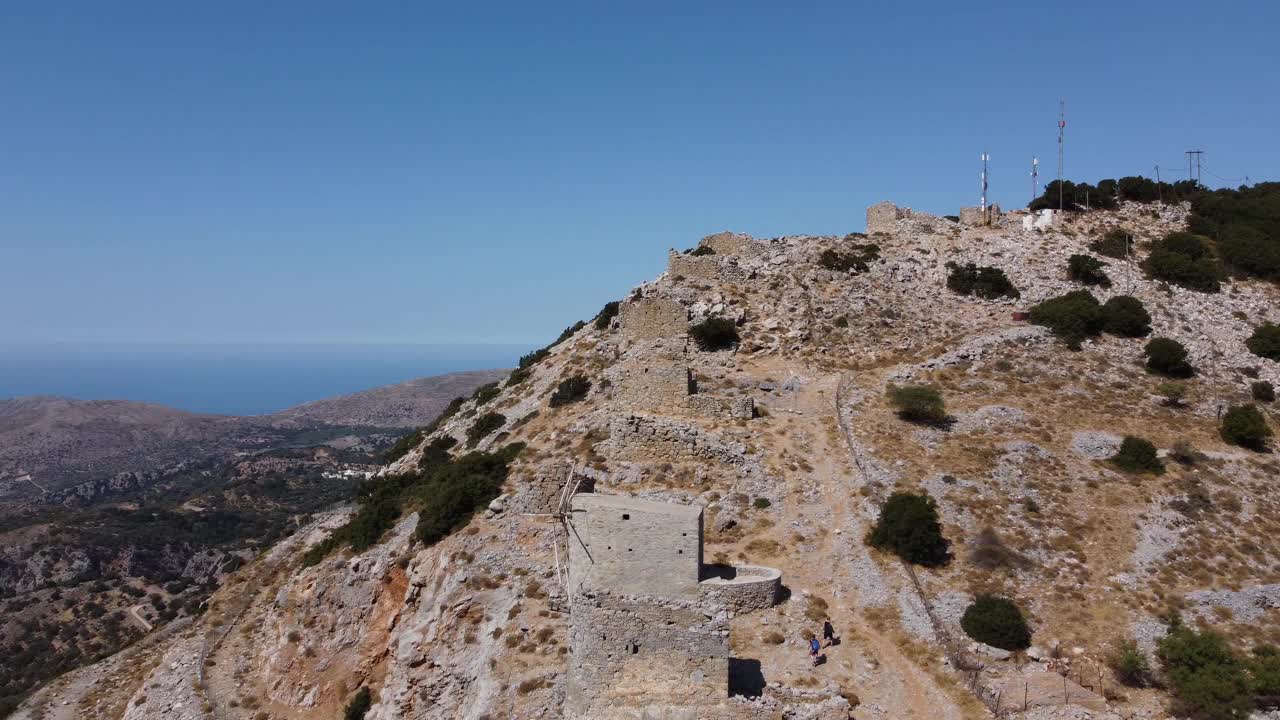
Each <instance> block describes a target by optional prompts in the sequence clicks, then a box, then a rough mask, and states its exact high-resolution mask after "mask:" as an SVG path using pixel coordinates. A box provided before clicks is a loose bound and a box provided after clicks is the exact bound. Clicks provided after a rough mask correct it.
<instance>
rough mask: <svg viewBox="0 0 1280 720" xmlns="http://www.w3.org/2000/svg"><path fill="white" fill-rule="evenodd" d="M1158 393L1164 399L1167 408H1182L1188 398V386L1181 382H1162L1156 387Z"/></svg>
mask: <svg viewBox="0 0 1280 720" xmlns="http://www.w3.org/2000/svg"><path fill="white" fill-rule="evenodd" d="M1156 393H1157V394H1159V395H1160V397H1163V398H1164V405H1165V406H1166V407H1174V408H1176V407H1182V401H1183V400H1184V399H1186V397H1187V384H1186V383H1185V382H1182V381H1181V380H1170V381H1168V382H1162V383H1160V385H1159V386H1158V387H1156Z"/></svg>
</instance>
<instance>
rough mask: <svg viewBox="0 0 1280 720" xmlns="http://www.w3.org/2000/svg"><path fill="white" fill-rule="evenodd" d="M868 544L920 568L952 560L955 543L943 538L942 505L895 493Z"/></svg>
mask: <svg viewBox="0 0 1280 720" xmlns="http://www.w3.org/2000/svg"><path fill="white" fill-rule="evenodd" d="M867 544H868V545H871V546H872V547H874V548H878V549H880V550H884V551H886V552H892V553H894V554H895V555H897V556H898V557H900V558H902V559H903V560H906V561H907V562H910V563H915V564H916V565H924V566H926V567H937V566H940V565H945V564H947V563H948V562H950V560H951V551H950V548H951V543H950V542H948V541H947V539H946V538H945V537H943V535H942V524H941V523H940V522H939V520H938V505H937V503H935V502H934V500H933V498H931V497H929V496H928V495H916V494H913V493H908V492H895V493H894V494H892V495H890V496H889V499H888V500H887V501H886V502H885V504H884V507H882V508H880V518H879V520H877V521H876V524H875V527H873V528H872V529H871V532H870V533H868V534H867Z"/></svg>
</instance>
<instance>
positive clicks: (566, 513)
mask: <svg viewBox="0 0 1280 720" xmlns="http://www.w3.org/2000/svg"><path fill="white" fill-rule="evenodd" d="M577 469H578V465H577V463H576V462H575V463H572V464H571V465H569V474H568V476H567V477H565V480H564V488H563V489H562V490H561V491H560V501H559V502H558V503H557V504H556V506H555V509H554V510H553V511H552V512H544V513H523V514H524V515H525V516H527V517H544V518H552V519H553V520H554V521H555V523H556V525H557V526H558V527H557V529H556V533H555V536H554V537H553V538H552V541H551V549H552V551H553V552H554V553H555V558H556V583H558V584H559V585H560V588H561V589H563V590H565V593H566V597H569V599H572V597H571V595H572V593H571V591H570V590H569V589H568V588H567V585H568V583H567V582H566V576H567V575H568V574H569V542H570V539H571V536H572V537H576V538H577V539H578V542H579V543H581V542H582V538H581V537H580V536H579V535H578V530H577V529H576V528H575V527H574V526H573V513H574V510H573V496H574V495H575V494H577V492H578V486H579V485H580V484H581V482H582V481H581V480H580V479H577ZM579 512H581V511H579ZM562 533H563V535H564V538H563V543H564V563H563V570H562V569H561V566H562V563H561V562H560V544H561V542H562V541H561V534H562ZM583 547H584V549H585V545H584V546H583Z"/></svg>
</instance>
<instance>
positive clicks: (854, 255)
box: [818, 243, 880, 274]
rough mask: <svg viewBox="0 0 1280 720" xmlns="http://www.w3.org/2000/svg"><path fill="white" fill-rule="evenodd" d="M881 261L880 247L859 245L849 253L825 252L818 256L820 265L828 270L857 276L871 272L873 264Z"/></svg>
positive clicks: (853, 247) (854, 246) (872, 244)
mask: <svg viewBox="0 0 1280 720" xmlns="http://www.w3.org/2000/svg"><path fill="white" fill-rule="evenodd" d="M879 259H880V246H879V245H876V244H874V243H870V244H857V245H853V246H851V247H850V248H849V250H848V251H847V252H840V251H838V250H823V251H822V254H821V255H819V256H818V264H819V265H821V266H822V267H824V268H826V269H827V270H835V271H836V272H847V273H854V274H857V273H864V272H866V271H867V270H870V269H871V263H873V262H875V261H876V260H879Z"/></svg>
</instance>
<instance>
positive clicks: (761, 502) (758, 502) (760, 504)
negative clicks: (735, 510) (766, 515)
mask: <svg viewBox="0 0 1280 720" xmlns="http://www.w3.org/2000/svg"><path fill="white" fill-rule="evenodd" d="M772 504H773V503H771V502H769V498H765V497H758V498H756V499H755V500H752V501H751V507H753V508H755V509H757V510H764V509H765V508H767V507H769V506H770V505H772Z"/></svg>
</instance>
